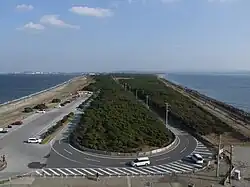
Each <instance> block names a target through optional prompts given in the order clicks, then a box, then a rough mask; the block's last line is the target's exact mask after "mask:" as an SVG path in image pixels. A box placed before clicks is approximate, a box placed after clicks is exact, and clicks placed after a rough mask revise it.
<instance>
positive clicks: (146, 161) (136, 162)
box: [130, 157, 150, 167]
mask: <svg viewBox="0 0 250 187" xmlns="http://www.w3.org/2000/svg"><path fill="white" fill-rule="evenodd" d="M130 164H131V166H133V167H138V166H147V165H149V164H150V160H149V158H148V157H140V158H137V159H135V160H134V161H132V162H131V163H130Z"/></svg>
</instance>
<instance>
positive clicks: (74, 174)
mask: <svg viewBox="0 0 250 187" xmlns="http://www.w3.org/2000/svg"><path fill="white" fill-rule="evenodd" d="M64 169H65V170H66V171H67V172H69V173H71V174H72V175H76V174H75V173H74V172H73V171H71V170H69V169H68V168H64Z"/></svg>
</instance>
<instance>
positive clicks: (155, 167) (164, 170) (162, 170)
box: [152, 166, 169, 173]
mask: <svg viewBox="0 0 250 187" xmlns="http://www.w3.org/2000/svg"><path fill="white" fill-rule="evenodd" d="M152 168H154V169H157V170H160V171H161V172H164V173H169V171H167V170H166V169H162V168H160V167H157V166H153V167H152Z"/></svg>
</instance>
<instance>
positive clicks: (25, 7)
mask: <svg viewBox="0 0 250 187" xmlns="http://www.w3.org/2000/svg"><path fill="white" fill-rule="evenodd" d="M16 9H17V10H22V11H29V10H33V9H34V7H33V6H32V5H25V4H21V5H17V6H16Z"/></svg>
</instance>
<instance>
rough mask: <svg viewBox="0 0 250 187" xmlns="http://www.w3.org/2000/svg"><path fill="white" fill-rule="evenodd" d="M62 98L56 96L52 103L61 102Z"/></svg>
mask: <svg viewBox="0 0 250 187" xmlns="http://www.w3.org/2000/svg"><path fill="white" fill-rule="evenodd" d="M60 102H61V99H58V98H55V99H53V100H52V101H51V103H60Z"/></svg>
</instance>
